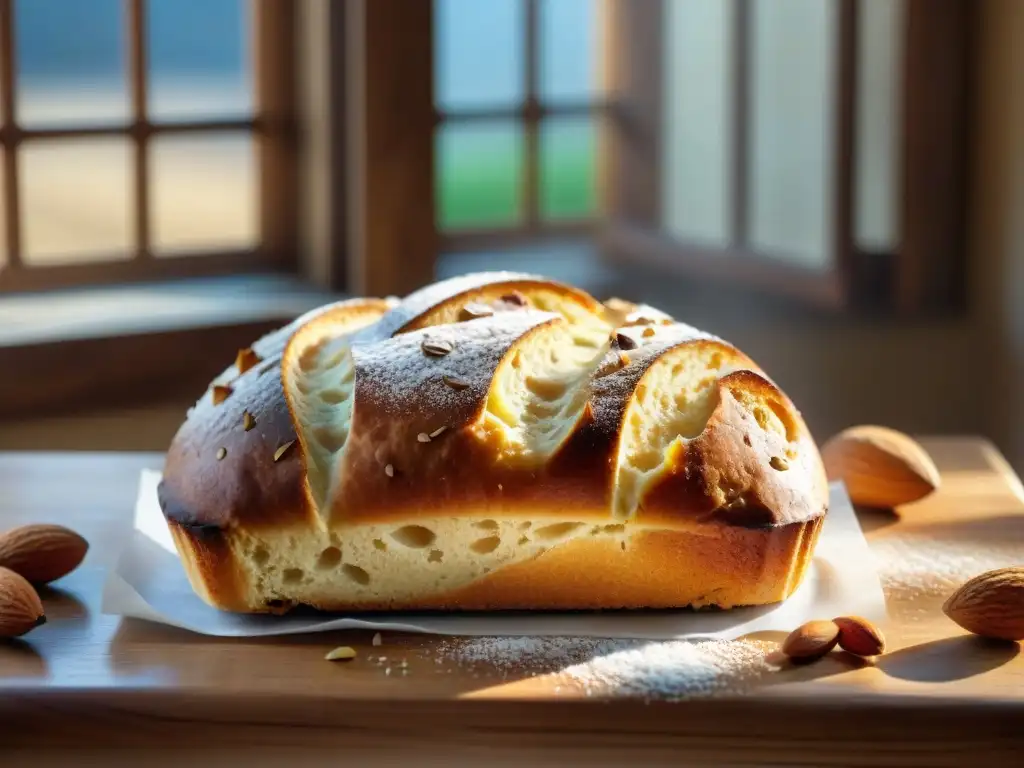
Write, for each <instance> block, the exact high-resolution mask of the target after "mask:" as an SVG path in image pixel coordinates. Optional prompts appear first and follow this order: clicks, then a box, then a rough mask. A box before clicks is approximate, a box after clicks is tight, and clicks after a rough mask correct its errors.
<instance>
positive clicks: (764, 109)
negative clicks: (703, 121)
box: [749, 0, 837, 267]
mask: <svg viewBox="0 0 1024 768" xmlns="http://www.w3.org/2000/svg"><path fill="white" fill-rule="evenodd" d="M750 6H751V21H752V27H753V28H752V29H751V35H750V38H751V45H752V50H751V57H750V58H751V61H750V78H751V88H752V91H753V97H752V104H751V108H750V112H751V120H750V124H751V131H750V144H749V146H750V161H751V165H750V189H749V193H750V199H749V209H750V239H751V245H752V246H753V247H754V248H756V249H758V250H761V251H764V252H766V253H768V254H771V255H773V256H777V257H780V258H784V259H786V260H787V261H791V262H795V263H799V264H803V265H806V266H811V267H825V266H828V265H829V264H830V263H831V232H832V217H831V211H832V179H833V172H832V168H833V164H832V155H833V152H832V145H833V136H834V119H833V118H834V110H833V106H832V105H833V96H834V94H835V85H834V84H835V66H834V64H835V58H836V57H835V41H836V39H837V37H836V28H837V24H836V8H837V5H836V0H773V1H772V2H770V3H751V4H750Z"/></svg>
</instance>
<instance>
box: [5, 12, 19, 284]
mask: <svg viewBox="0 0 1024 768" xmlns="http://www.w3.org/2000/svg"><path fill="white" fill-rule="evenodd" d="M13 6H14V0H0V124H2V131H3V137H4V142H3V149H4V152H3V158H4V159H3V165H4V168H3V185H4V189H3V193H4V209H3V211H2V212H0V215H2V216H3V217H4V231H5V232H6V238H7V243H6V245H7V263H6V265H5V266H6V268H7V269H17V268H18V267H19V266H21V220H20V218H19V213H18V212H19V210H20V208H21V205H20V203H19V199H18V188H19V184H18V147H19V144H20V143H21V140H20V136H19V133H18V129H17V113H16V102H17V93H16V91H17V82H16V78H15V66H14V60H15V49H14V45H15V43H14V8H13Z"/></svg>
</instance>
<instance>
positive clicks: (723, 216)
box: [662, 0, 736, 248]
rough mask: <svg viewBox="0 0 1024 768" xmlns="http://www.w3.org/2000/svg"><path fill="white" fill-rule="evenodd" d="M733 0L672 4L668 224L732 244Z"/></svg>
mask: <svg viewBox="0 0 1024 768" xmlns="http://www.w3.org/2000/svg"><path fill="white" fill-rule="evenodd" d="M735 13H736V4H735V3H734V2H733V0H688V1H687V2H685V3H680V2H671V3H668V4H667V6H666V7H665V14H666V17H665V27H664V41H665V46H664V59H663V61H664V70H665V79H664V86H663V87H664V95H665V131H664V134H663V137H664V138H663V142H664V144H663V149H662V152H663V156H664V158H665V165H664V173H663V174H662V223H663V226H664V227H665V229H666V231H667V232H669V233H670V234H671V235H672V236H674V237H677V238H679V239H682V240H686V241H688V242H699V243H704V244H707V245H710V246H713V247H719V248H721V247H725V246H727V245H728V244H729V242H730V240H731V239H732V232H731V231H730V230H731V226H730V210H731V205H732V195H733V186H732V170H733V162H734V161H735V158H734V157H733V152H732V140H731V136H732V122H733V110H732V98H733V89H732V80H733V74H734V73H733V62H734V61H735V60H736V40H735V36H734V34H733V29H734V23H735V16H734V14H735Z"/></svg>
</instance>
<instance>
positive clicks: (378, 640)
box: [370, 632, 384, 648]
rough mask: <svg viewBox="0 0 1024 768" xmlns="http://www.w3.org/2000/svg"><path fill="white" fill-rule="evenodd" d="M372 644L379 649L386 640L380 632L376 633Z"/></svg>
mask: <svg viewBox="0 0 1024 768" xmlns="http://www.w3.org/2000/svg"><path fill="white" fill-rule="evenodd" d="M370 643H371V645H373V647H374V648H379V647H380V646H382V645H384V639H383V638H382V637H381V636H380V632H378V633H376V634H375V635H374V636H373V640H371V641H370Z"/></svg>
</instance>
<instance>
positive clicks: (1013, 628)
mask: <svg viewBox="0 0 1024 768" xmlns="http://www.w3.org/2000/svg"><path fill="white" fill-rule="evenodd" d="M942 610H943V612H944V613H945V614H946V615H947V616H949V618H951V619H952V620H953V621H955V622H956V623H957V624H959V625H960V626H961V627H963V628H964V629H966V630H967V631H968V632H972V633H974V634H975V635H981V636H982V637H989V638H994V639H998V640H1024V566H1014V567H1011V568H999V569H997V570H994V571H987V572H985V573H982V574H980V575H978V576H975V577H974V578H973V579H971V580H970V581H968V582H967V583H966V584H964V585H963V586H962V587H960V589H958V590H956V592H954V593H953V594H952V595H950V597H949V599H948V600H946V602H945V604H944V605H943V606H942Z"/></svg>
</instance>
